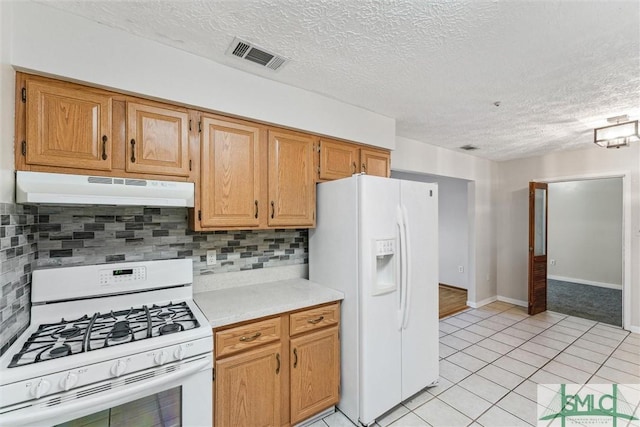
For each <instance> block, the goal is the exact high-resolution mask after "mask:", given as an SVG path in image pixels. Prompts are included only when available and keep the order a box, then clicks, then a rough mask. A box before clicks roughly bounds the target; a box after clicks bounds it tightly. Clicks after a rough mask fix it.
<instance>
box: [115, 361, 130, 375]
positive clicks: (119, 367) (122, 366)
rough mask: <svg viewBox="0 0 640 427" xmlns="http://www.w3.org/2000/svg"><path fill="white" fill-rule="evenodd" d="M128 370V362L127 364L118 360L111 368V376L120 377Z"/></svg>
mask: <svg viewBox="0 0 640 427" xmlns="http://www.w3.org/2000/svg"><path fill="white" fill-rule="evenodd" d="M126 370H127V362H125V361H124V360H118V361H117V362H116V363H114V364H113V366H112V367H111V374H112V375H113V376H114V377H119V376H120V375H122V374H124V372H125V371H126Z"/></svg>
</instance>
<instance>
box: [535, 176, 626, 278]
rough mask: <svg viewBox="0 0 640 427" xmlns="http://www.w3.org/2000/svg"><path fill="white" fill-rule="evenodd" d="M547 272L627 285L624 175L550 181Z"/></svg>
mask: <svg viewBox="0 0 640 427" xmlns="http://www.w3.org/2000/svg"><path fill="white" fill-rule="evenodd" d="M548 218H549V221H548V227H549V228H548V230H547V231H548V238H547V243H548V250H547V259H548V267H547V268H548V269H547V275H548V276H553V277H554V278H558V279H560V280H568V281H573V282H576V283H587V284H601V285H609V286H613V287H615V286H618V287H621V286H622V178H608V179H590V180H584V181H569V182H555V183H550V184H549V207H548Z"/></svg>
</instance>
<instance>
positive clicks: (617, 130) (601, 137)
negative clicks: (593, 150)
mask: <svg viewBox="0 0 640 427" xmlns="http://www.w3.org/2000/svg"><path fill="white" fill-rule="evenodd" d="M607 121H608V122H609V123H615V124H613V125H609V126H604V127H601V128H595V129H594V130H593V142H594V143H595V144H596V145H599V146H600V147H604V148H620V147H627V146H629V144H630V143H632V142H636V141H640V136H639V135H638V120H633V121H629V116H627V115H624V116H617V117H611V118H608V119H607Z"/></svg>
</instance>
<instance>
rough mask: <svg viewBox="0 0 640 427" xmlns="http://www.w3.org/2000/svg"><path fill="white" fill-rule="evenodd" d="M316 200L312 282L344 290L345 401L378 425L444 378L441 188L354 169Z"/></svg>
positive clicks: (364, 420)
mask: <svg viewBox="0 0 640 427" xmlns="http://www.w3.org/2000/svg"><path fill="white" fill-rule="evenodd" d="M317 200H318V212H317V215H318V217H317V226H316V228H315V229H313V230H310V233H309V279H310V280H312V281H314V282H317V283H320V284H322V285H325V286H327V287H330V288H334V289H337V290H340V291H342V292H344V294H345V298H344V301H343V303H342V318H341V334H340V340H341V398H340V403H339V404H338V407H339V408H340V410H341V411H342V412H343V413H344V414H345V415H346V416H347V417H349V418H350V419H351V420H352V421H353V422H354V423H361V424H363V425H369V424H371V423H373V422H374V421H375V419H377V418H379V417H380V416H381V415H383V414H384V413H385V412H387V411H388V410H390V409H391V408H393V407H394V406H396V405H397V404H399V403H400V402H402V401H404V400H406V399H408V398H409V397H411V396H412V395H414V394H416V393H417V392H419V391H420V390H422V389H424V388H425V387H427V386H429V385H432V384H435V383H436V382H437V380H438V187H437V184H428V183H422V182H413V181H403V180H396V179H390V178H381V177H375V176H368V175H354V176H352V177H350V178H345V179H340V180H336V181H331V182H326V183H321V184H318V188H317Z"/></svg>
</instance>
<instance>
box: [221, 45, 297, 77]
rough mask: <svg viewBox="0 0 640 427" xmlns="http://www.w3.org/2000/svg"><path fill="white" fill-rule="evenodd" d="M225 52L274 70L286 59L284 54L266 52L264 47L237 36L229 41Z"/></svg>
mask: <svg viewBox="0 0 640 427" xmlns="http://www.w3.org/2000/svg"><path fill="white" fill-rule="evenodd" d="M226 54H227V55H229V56H236V57H238V58H242V59H246V60H247V61H251V62H254V63H256V64H259V65H262V66H263V67H267V68H269V69H271V70H274V71H276V70H278V69H280V68H281V67H282V66H283V65H284V64H285V63H286V62H287V61H288V58H285V57H284V56H281V55H277V54H275V53H271V52H268V51H267V50H266V49H263V48H261V47H258V46H256V45H255V44H252V43H249V42H247V41H244V40H240V39H239V38H237V37H235V38H234V39H233V42H231V46H229V49H227V52H226Z"/></svg>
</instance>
